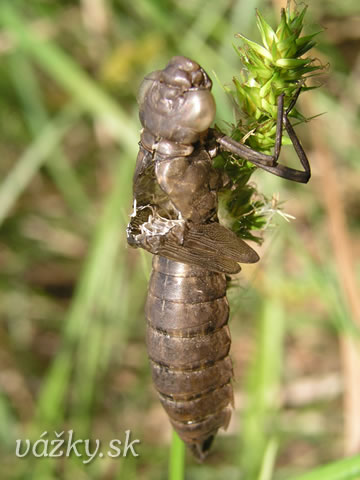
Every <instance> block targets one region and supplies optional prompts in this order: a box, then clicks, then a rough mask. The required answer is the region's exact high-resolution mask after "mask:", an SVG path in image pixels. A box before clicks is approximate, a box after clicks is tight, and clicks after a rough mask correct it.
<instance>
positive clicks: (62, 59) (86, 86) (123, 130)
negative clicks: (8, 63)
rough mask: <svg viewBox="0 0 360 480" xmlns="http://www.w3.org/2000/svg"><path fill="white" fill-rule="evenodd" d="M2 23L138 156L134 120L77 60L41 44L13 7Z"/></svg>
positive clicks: (0, 11) (2, 14)
mask: <svg viewBox="0 0 360 480" xmlns="http://www.w3.org/2000/svg"><path fill="white" fill-rule="evenodd" d="M0 22H1V23H2V24H3V25H4V26H5V28H6V29H8V30H9V31H10V32H11V33H12V35H13V36H14V37H15V39H16V41H17V42H18V44H19V45H20V47H21V48H22V49H23V50H24V51H25V52H27V53H28V54H29V55H31V57H32V58H33V59H34V60H36V61H37V62H38V63H39V64H40V65H41V67H42V68H44V69H45V70H46V71H47V72H48V73H49V74H50V75H52V76H53V78H54V79H55V80H56V81H57V82H58V83H59V84H60V85H61V86H62V87H63V88H65V89H66V90H67V91H68V92H69V94H70V95H72V96H73V97H74V98H75V99H76V100H77V101H78V102H79V104H81V105H82V107H83V108H84V109H86V110H87V111H88V112H90V113H92V114H93V115H95V116H99V117H101V118H102V119H103V120H104V121H106V123H107V125H108V127H109V129H110V130H111V132H112V133H113V135H114V137H115V138H117V139H118V140H119V141H120V142H121V144H122V145H123V147H124V149H125V150H127V151H128V152H129V153H131V154H134V153H135V152H136V146H137V142H138V135H137V129H136V127H135V124H134V122H133V121H132V119H131V118H130V117H129V116H128V115H126V114H125V113H124V112H123V111H122V110H121V108H119V106H118V105H117V103H116V102H115V101H113V100H112V99H111V97H109V96H108V95H107V94H106V93H105V92H104V91H103V90H102V89H101V88H99V87H98V86H97V84H96V83H95V82H94V81H93V80H92V79H91V78H90V77H89V76H88V75H87V74H86V73H85V72H84V71H83V70H82V69H81V68H80V67H79V66H78V65H77V63H76V62H75V61H74V60H72V59H71V58H70V57H69V56H68V55H66V54H65V53H64V52H63V51H62V50H61V49H60V48H59V47H58V46H56V45H55V44H54V43H52V42H50V41H47V42H44V41H42V40H40V39H39V38H38V37H37V36H36V34H35V33H34V32H33V31H32V30H30V28H29V27H28V26H27V24H26V23H25V22H24V21H23V20H22V19H21V17H20V15H18V14H17V12H15V10H14V9H13V8H12V7H11V6H10V5H9V3H7V4H6V5H5V4H3V5H2V6H1V8H0Z"/></svg>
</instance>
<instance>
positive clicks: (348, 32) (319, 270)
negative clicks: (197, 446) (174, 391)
mask: <svg viewBox="0 0 360 480" xmlns="http://www.w3.org/2000/svg"><path fill="white" fill-rule="evenodd" d="M281 6H285V2H283V3H281V2H273V3H272V2H269V1H260V0H259V1H256V0H249V1H247V2H245V1H241V0H222V1H219V0H208V1H205V0H191V1H190V0H181V1H180V0H157V1H155V0H154V1H151V0H134V1H132V2H130V1H125V0H81V1H80V0H78V1H75V0H62V1H56V0H31V1H29V0H2V1H1V2H0V56H1V57H0V59H1V62H0V158H1V163H0V174H1V182H0V222H1V231H0V232H1V233H0V265H1V271H0V317H1V319H0V333H1V336H0V342H1V343H0V365H1V369H0V448H1V453H0V455H1V459H0V471H1V478H2V479H10V478H14V479H33V478H34V479H36V480H42V479H44V480H52V479H66V480H68V479H73V478H76V479H84V480H85V479H104V480H105V479H106V480H112V479H132V478H136V479H165V478H167V469H168V458H169V445H170V438H171V431H170V427H169V423H168V421H167V418H166V415H165V413H164V412H163V411H162V409H161V406H160V404H159V402H158V400H157V397H156V393H155V390H154V388H153V386H152V384H151V379H150V375H149V368H148V363H147V356H146V348H145V341H144V336H145V320H144V313H143V308H144V300H145V296H146V288H147V281H148V277H149V273H150V269H151V258H150V256H149V255H147V254H144V253H143V252H140V251H135V250H131V249H129V248H128V247H127V245H126V239H125V228H126V224H127V221H128V217H129V214H130V212H131V182H132V173H133V170H134V165H135V159H136V154H137V147H138V145H137V142H138V138H139V130H140V123H139V121H138V118H137V104H136V92H137V89H138V86H139V84H140V82H141V80H142V78H143V77H144V75H145V74H146V73H148V72H150V71H152V70H155V69H157V68H163V66H164V65H165V64H166V63H167V62H168V60H169V58H170V57H171V56H172V55H186V56H189V57H191V58H193V59H194V60H196V61H197V62H199V63H200V64H201V65H202V66H203V67H204V69H205V70H206V71H207V72H208V73H209V74H210V76H211V77H212V78H213V80H214V88H213V92H214V95H215V98H216V102H217V113H218V115H217V123H218V124H219V125H220V126H221V127H222V128H226V123H225V122H232V121H233V119H234V112H233V107H232V105H231V102H230V101H229V99H228V98H227V97H226V95H225V93H224V92H223V89H222V84H228V85H229V84H231V81H232V77H233V76H234V75H236V74H238V72H239V71H240V69H241V65H240V64H239V61H238V57H237V55H236V54H235V52H234V50H233V47H232V44H233V43H236V44H237V45H239V43H238V40H235V39H234V34H235V33H237V32H241V33H243V34H244V35H246V36H248V37H251V38H252V39H253V40H256V41H259V40H260V39H259V35H258V33H257V31H256V28H255V8H259V9H260V11H261V13H262V14H263V16H264V17H265V18H266V19H267V21H268V22H269V23H270V24H272V25H273V26H274V27H275V26H276V25H277V23H278V21H279V18H280V7H281ZM305 23H308V33H311V32H314V31H316V30H318V29H319V27H320V28H323V29H324V32H323V33H322V34H321V35H320V36H319V37H318V43H319V45H318V47H317V49H316V50H314V51H313V52H311V53H312V55H313V56H314V57H317V58H319V61H321V62H322V63H323V64H327V63H329V65H330V66H329V68H328V69H327V71H325V72H324V73H323V75H322V77H321V78H318V79H317V80H316V84H317V85H322V86H321V88H319V89H316V90H314V91H312V92H309V93H306V94H304V95H303V96H302V97H301V98H300V101H299V105H300V110H301V111H302V112H303V113H304V114H305V115H306V116H307V117H310V116H313V115H316V114H319V113H324V114H323V115H322V116H321V117H318V118H316V119H314V120H312V121H311V123H307V124H304V125H301V126H299V127H298V129H297V132H298V134H299V136H300V138H301V139H302V142H303V145H304V146H305V147H306V150H307V152H308V156H309V159H310V162H311V164H312V169H313V177H312V179H311V181H310V183H309V184H308V185H306V186H304V185H295V184H292V183H291V182H286V181H285V180H281V179H279V178H277V177H274V176H271V175H269V174H267V173H266V172H263V171H259V172H256V174H255V176H254V179H255V180H256V183H257V184H258V188H259V190H260V191H261V192H263V193H264V194H266V195H268V196H270V197H271V196H272V195H273V194H276V195H278V197H279V198H280V200H281V201H282V202H284V203H283V209H284V211H285V212H286V213H288V214H290V215H292V216H294V217H296V220H293V221H291V222H290V223H287V222H286V221H285V220H284V219H283V218H282V217H281V216H280V215H277V214H275V215H274V217H273V223H274V224H276V225H277V226H276V227H275V228H274V227H272V228H269V229H268V230H267V231H266V232H265V242H264V244H263V246H262V247H261V248H259V247H255V248H256V249H257V250H258V251H259V253H260V255H261V261H260V262H259V263H258V264H257V265H255V266H244V268H243V271H242V273H241V274H240V275H239V276H238V278H236V279H234V281H233V283H232V287H231V288H230V290H229V297H230V302H231V308H232V316H231V319H230V328H231V331H232V338H233V344H232V358H233V361H234V369H235V379H234V388H235V402H236V410H235V411H234V413H233V419H232V423H231V424H230V427H229V429H228V431H227V432H220V433H219V435H218V437H217V439H216V441H215V444H214V447H213V454H212V456H211V457H210V458H209V460H208V461H207V462H206V463H205V464H204V465H198V464H197V463H196V462H194V460H193V459H192V458H190V456H188V457H187V460H186V478H187V479H189V480H191V479H195V478H196V479H200V480H205V479H223V478H228V479H239V478H243V479H246V480H253V479H255V478H262V479H263V480H265V479H270V478H274V479H279V480H280V479H285V478H289V477H290V476H291V475H294V474H296V473H298V472H304V471H307V470H310V469H311V468H313V467H315V466H317V465H320V464H324V463H327V462H330V461H334V460H336V459H339V458H341V457H342V456H343V455H344V453H345V454H350V453H355V452H356V449H357V448H359V446H360V440H359V435H360V434H359V431H358V430H357V425H360V421H359V414H360V406H359V405H360V393H359V385H360V367H359V359H358V358H356V353H354V352H355V349H353V348H352V343H351V342H352V341H353V342H356V341H357V335H358V329H357V327H356V326H355V325H356V322H359V323H358V325H359V324H360V312H359V303H358V302H359V296H358V288H357V287H356V281H357V280H356V278H357V277H358V276H359V253H360V250H359V245H360V242H359V238H360V195H359V194H360V163H359V162H358V151H359V133H358V132H359V103H360V96H359V93H360V53H359V52H360V49H359V45H360V5H359V3H358V1H355V0H347V1H345V2H338V1H335V0H331V1H328V0H327V1H325V0H317V1H316V2H311V1H309V9H308V13H307V21H306V22H305ZM282 154H283V158H285V159H286V158H287V157H288V158H289V159H290V161H291V159H293V158H294V156H293V152H292V151H291V147H286V148H284V150H283V152H282ZM351 339H352V340H351ZM356 402H358V403H356ZM357 407H358V408H357ZM71 429H72V430H73V431H74V435H75V436H76V439H81V438H82V439H86V438H88V439H92V441H93V442H94V441H95V439H100V440H101V442H102V444H103V445H107V444H108V442H109V441H110V440H111V439H115V438H119V439H120V440H124V438H125V431H126V430H128V429H130V430H131V432H132V438H133V439H135V438H136V439H139V440H140V441H141V443H140V445H138V446H137V447H136V451H137V452H138V453H139V456H138V457H136V458H134V457H132V456H131V455H129V456H128V457H126V458H122V457H121V458H115V459H111V458H109V457H107V456H104V458H101V459H100V458H96V459H94V460H93V461H92V462H90V463H89V464H84V463H83V460H84V457H82V458H77V457H76V455H74V454H73V455H71V456H70V457H69V458H65V457H62V458H59V459H53V458H44V457H42V458H35V457H34V456H33V455H32V454H29V455H27V456H26V457H24V458H17V457H16V455H15V441H16V439H23V440H25V439H27V438H28V439H32V442H33V441H35V440H36V439H39V437H40V435H41V434H42V433H43V432H45V431H46V432H48V435H47V437H44V438H49V439H53V438H54V432H57V433H60V432H65V433H64V437H65V438H68V434H67V432H68V431H69V430H71ZM23 447H24V444H23ZM92 448H94V445H93V447H92ZM259 472H261V473H260V474H259ZM272 474H273V476H272ZM259 475H260V476H259ZM261 475H263V476H261ZM266 475H267V476H266ZM344 478H345V477H344ZM352 478H355V477H352ZM359 478H360V477H359Z"/></svg>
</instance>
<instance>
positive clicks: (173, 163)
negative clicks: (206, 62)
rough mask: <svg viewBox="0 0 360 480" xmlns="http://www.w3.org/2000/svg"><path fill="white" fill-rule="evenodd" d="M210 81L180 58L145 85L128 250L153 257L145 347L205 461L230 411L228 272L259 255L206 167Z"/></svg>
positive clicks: (210, 152) (179, 422) (219, 180)
mask: <svg viewBox="0 0 360 480" xmlns="http://www.w3.org/2000/svg"><path fill="white" fill-rule="evenodd" d="M210 88H211V81H210V79H209V77H208V76H207V74H206V73H205V72H204V71H203V69H202V68H201V67H200V66H199V65H198V64H197V63H195V62H193V61H191V60H189V59H187V58H185V57H174V58H173V59H172V60H171V61H170V63H169V64H168V66H167V67H166V68H165V69H164V70H161V71H158V72H154V73H153V74H151V75H150V76H149V77H148V78H145V80H144V84H143V85H142V87H141V89H140V94H139V103H140V119H141V122H142V124H143V127H144V129H143V131H142V134H141V142H140V150H139V154H138V159H137V164H136V170H135V175H134V213H133V215H132V218H131V221H130V224H129V226H128V230H127V233H128V242H129V244H130V245H132V246H135V247H140V248H144V249H146V250H147V251H149V252H151V253H152V254H154V258H153V271H152V275H151V279H150V283H149V290H148V297H147V303H146V317H147V346H148V353H149V357H150V363H151V369H152V376H153V380H154V383H155V387H156V389H157V390H158V392H159V396H160V400H161V402H162V404H163V406H164V408H165V410H166V412H167V413H168V415H169V418H170V421H171V423H172V425H173V427H174V428H175V430H176V431H177V432H178V434H179V436H180V437H181V438H182V439H183V440H184V442H186V443H187V444H188V446H189V447H190V449H191V451H192V452H193V453H194V455H195V456H196V457H197V458H198V459H199V460H203V459H204V458H205V456H206V455H207V453H208V450H209V448H210V445H211V442H212V439H213V438H214V436H215V434H216V432H217V430H218V429H219V428H220V427H223V428H226V427H227V425H228V422H229V419H230V416H231V410H230V406H231V405H232V403H233V393H232V387H231V383H230V382H231V378H232V364H231V360H230V357H229V349H230V334H229V329H228V326H227V321H228V316H229V306H228V302H227V299H226V277H225V274H232V273H237V272H238V271H240V267H239V265H238V262H245V263H252V262H256V261H257V260H258V258H259V257H258V255H257V254H256V252H255V251H254V250H252V249H251V248H250V247H249V246H248V245H247V244H246V243H245V242H243V241H242V240H241V239H239V238H238V237H237V236H236V235H235V234H234V233H233V232H231V231H230V230H228V229H227V228H225V227H223V226H221V225H220V224H219V223H218V217H217V193H218V191H219V190H220V189H221V188H222V187H223V186H224V185H225V184H226V182H227V181H228V180H227V179H226V178H224V176H223V174H222V173H220V172H219V171H217V170H215V169H214V168H213V166H212V158H213V157H214V156H215V155H216V154H217V148H216V145H215V137H214V134H213V132H212V131H211V130H209V126H210V124H211V123H212V121H213V118H214V115H215V103H214V100H213V97H212V95H211V92H210Z"/></svg>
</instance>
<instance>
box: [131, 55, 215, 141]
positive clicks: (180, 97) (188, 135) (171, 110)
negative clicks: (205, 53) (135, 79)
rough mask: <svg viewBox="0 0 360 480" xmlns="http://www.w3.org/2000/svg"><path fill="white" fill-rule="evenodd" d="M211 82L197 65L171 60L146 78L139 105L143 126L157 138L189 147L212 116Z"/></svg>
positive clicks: (207, 126)
mask: <svg viewBox="0 0 360 480" xmlns="http://www.w3.org/2000/svg"><path fill="white" fill-rule="evenodd" d="M211 86H212V82H211V80H210V78H209V76H208V75H207V73H206V72H205V71H204V70H203V69H202V68H201V67H200V65H199V64H198V63H196V62H194V61H192V60H190V59H189V58H186V57H179V56H177V57H173V58H172V59H171V60H170V62H169V63H168V65H167V66H166V67H165V68H164V69H163V70H157V71H155V72H152V73H151V74H149V75H147V76H146V77H145V79H144V81H143V83H142V85H141V86H140V91H139V95H138V102H139V107H140V120H141V123H142V125H143V126H144V127H145V128H147V129H148V130H150V131H151V133H152V134H153V135H154V136H155V137H157V138H164V139H167V140H170V141H174V142H179V143H184V144H192V143H194V142H196V141H197V140H198V139H199V137H200V134H201V133H203V132H205V131H206V130H207V129H208V128H209V127H210V125H211V123H212V122H213V120H214V117H215V111H216V107H215V101H214V98H213V96H212V94H211Z"/></svg>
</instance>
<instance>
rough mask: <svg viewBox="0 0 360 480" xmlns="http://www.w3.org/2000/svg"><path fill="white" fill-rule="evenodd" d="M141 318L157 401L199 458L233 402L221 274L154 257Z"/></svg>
mask: <svg viewBox="0 0 360 480" xmlns="http://www.w3.org/2000/svg"><path fill="white" fill-rule="evenodd" d="M146 317H147V346H148V354H149V357H150V364H151V369H152V376H153V380H154V383H155V386H156V389H157V390H158V392H159V396H160V400H161V402H162V404H163V407H164V408H165V410H166V412H167V413H168V415H169V417H170V420H171V423H172V424H173V426H174V428H175V430H176V431H177V432H178V434H179V436H180V437H181V438H182V440H183V441H184V442H186V443H187V444H188V445H189V446H190V448H191V450H192V451H193V453H194V454H195V455H196V456H197V457H198V458H199V459H200V460H203V459H204V458H205V456H206V454H207V450H208V449H209V447H210V445H211V441H212V438H213V437H214V435H215V434H216V432H217V430H218V429H219V428H220V427H223V428H226V427H227V425H228V422H229V419H230V416H231V410H230V408H229V407H230V405H231V404H232V400H233V392H232V387H231V383H230V382H231V378H232V375H233V373H232V363H231V359H230V357H229V355H228V353H229V349H230V343H231V340H230V333H229V329H228V326H227V322H228V317H229V305H228V301H227V298H226V278H225V275H224V274H221V273H216V272H210V271H209V270H206V269H204V268H202V267H199V266H195V265H188V264H184V263H180V262H175V261H172V260H169V259H166V258H164V257H160V256H154V260H153V271H152V275H151V279H150V283H149V290H148V297H147V304H146Z"/></svg>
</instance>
